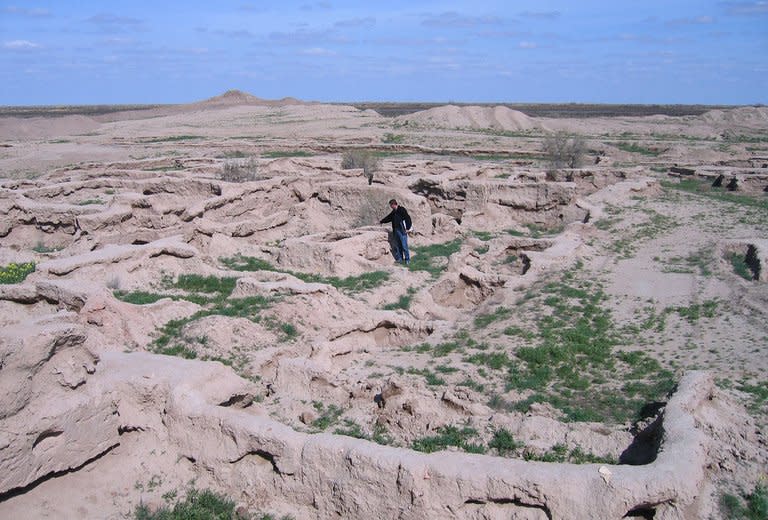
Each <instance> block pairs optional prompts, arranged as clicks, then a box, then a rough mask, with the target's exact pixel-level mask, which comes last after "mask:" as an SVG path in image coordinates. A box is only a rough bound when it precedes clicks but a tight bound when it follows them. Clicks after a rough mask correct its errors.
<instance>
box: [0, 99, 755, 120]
mask: <svg viewBox="0 0 768 520" xmlns="http://www.w3.org/2000/svg"><path fill="white" fill-rule="evenodd" d="M307 103H316V104H329V105H348V106H353V107H355V108H358V109H360V110H366V109H371V110H375V111H376V112H378V113H379V114H381V115H383V116H386V117H396V116H401V115H407V114H412V113H414V112H419V111H421V110H428V109H430V108H436V107H440V106H445V105H449V104H451V105H456V106H481V107H493V106H504V107H508V108H510V109H513V110H518V111H520V112H523V113H525V114H526V115H528V116H531V117H571V118H578V117H602V116H606V117H618V116H650V115H657V114H658V115H668V116H697V115H701V114H703V113H705V112H707V111H709V110H725V109H732V108H738V107H739V106H760V105H701V104H691V105H685V104H659V103H650V104H611V103H578V102H573V103H512V102H482V103H474V102H446V103H441V102H436V101H433V102H430V101H413V102H393V101H334V102H324V101H307ZM185 105H186V104H185V103H172V104H171V103H166V104H116V105H109V104H108V105H104V104H97V105H29V106H24V105H0V117H57V116H62V115H86V116H87V115H103V114H111V113H115V112H124V111H130V110H152V109H157V108H168V107H179V106H185Z"/></svg>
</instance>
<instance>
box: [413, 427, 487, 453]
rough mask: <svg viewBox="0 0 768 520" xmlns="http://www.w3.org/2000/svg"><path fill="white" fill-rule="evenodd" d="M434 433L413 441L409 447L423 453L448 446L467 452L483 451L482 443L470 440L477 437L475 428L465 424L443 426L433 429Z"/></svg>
mask: <svg viewBox="0 0 768 520" xmlns="http://www.w3.org/2000/svg"><path fill="white" fill-rule="evenodd" d="M435 432H436V435H430V436H426V437H422V438H420V439H416V440H415V441H413V444H412V445H411V448H412V449H414V450H416V451H421V452H424V453H433V452H436V451H441V450H444V449H446V448H448V447H449V446H453V447H456V448H459V449H460V450H463V451H466V452H468V453H485V451H486V447H485V446H484V445H483V444H482V443H476V442H472V441H473V439H475V438H476V437H477V430H475V429H474V428H470V427H469V426H465V427H462V428H457V427H456V426H443V427H442V428H437V429H436V430H435Z"/></svg>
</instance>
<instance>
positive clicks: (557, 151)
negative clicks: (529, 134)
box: [544, 131, 587, 171]
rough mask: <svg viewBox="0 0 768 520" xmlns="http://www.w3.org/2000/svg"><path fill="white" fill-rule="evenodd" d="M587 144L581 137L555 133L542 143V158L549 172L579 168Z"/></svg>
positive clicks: (561, 132)
mask: <svg viewBox="0 0 768 520" xmlns="http://www.w3.org/2000/svg"><path fill="white" fill-rule="evenodd" d="M586 151H587V143H586V141H585V140H584V138H583V137H581V136H578V135H576V136H574V135H570V134H568V133H567V132H563V131H560V132H557V133H554V134H552V135H550V136H548V137H547V138H546V140H545V141H544V156H545V157H546V160H547V162H549V169H550V171H556V170H559V169H560V168H579V167H580V166H581V164H582V162H583V161H584V155H585V154H586Z"/></svg>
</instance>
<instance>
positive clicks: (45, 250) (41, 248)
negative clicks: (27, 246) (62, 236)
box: [32, 242, 61, 254]
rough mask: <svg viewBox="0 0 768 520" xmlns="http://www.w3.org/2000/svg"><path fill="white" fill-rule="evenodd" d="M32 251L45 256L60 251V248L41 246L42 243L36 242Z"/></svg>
mask: <svg viewBox="0 0 768 520" xmlns="http://www.w3.org/2000/svg"><path fill="white" fill-rule="evenodd" d="M32 251H34V252H35V253H40V254H47V253H55V252H57V251H61V248H60V247H49V246H46V245H45V244H43V243H42V242H38V243H37V245H36V246H35V247H33V248H32Z"/></svg>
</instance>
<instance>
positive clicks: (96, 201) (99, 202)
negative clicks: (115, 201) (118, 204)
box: [77, 199, 104, 206]
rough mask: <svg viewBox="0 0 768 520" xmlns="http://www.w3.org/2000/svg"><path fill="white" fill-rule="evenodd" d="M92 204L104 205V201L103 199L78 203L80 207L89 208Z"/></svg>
mask: <svg viewBox="0 0 768 520" xmlns="http://www.w3.org/2000/svg"><path fill="white" fill-rule="evenodd" d="M90 204H104V201H103V200H101V199H85V200H81V201H80V202H78V203H77V205H78V206H88V205H90Z"/></svg>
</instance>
